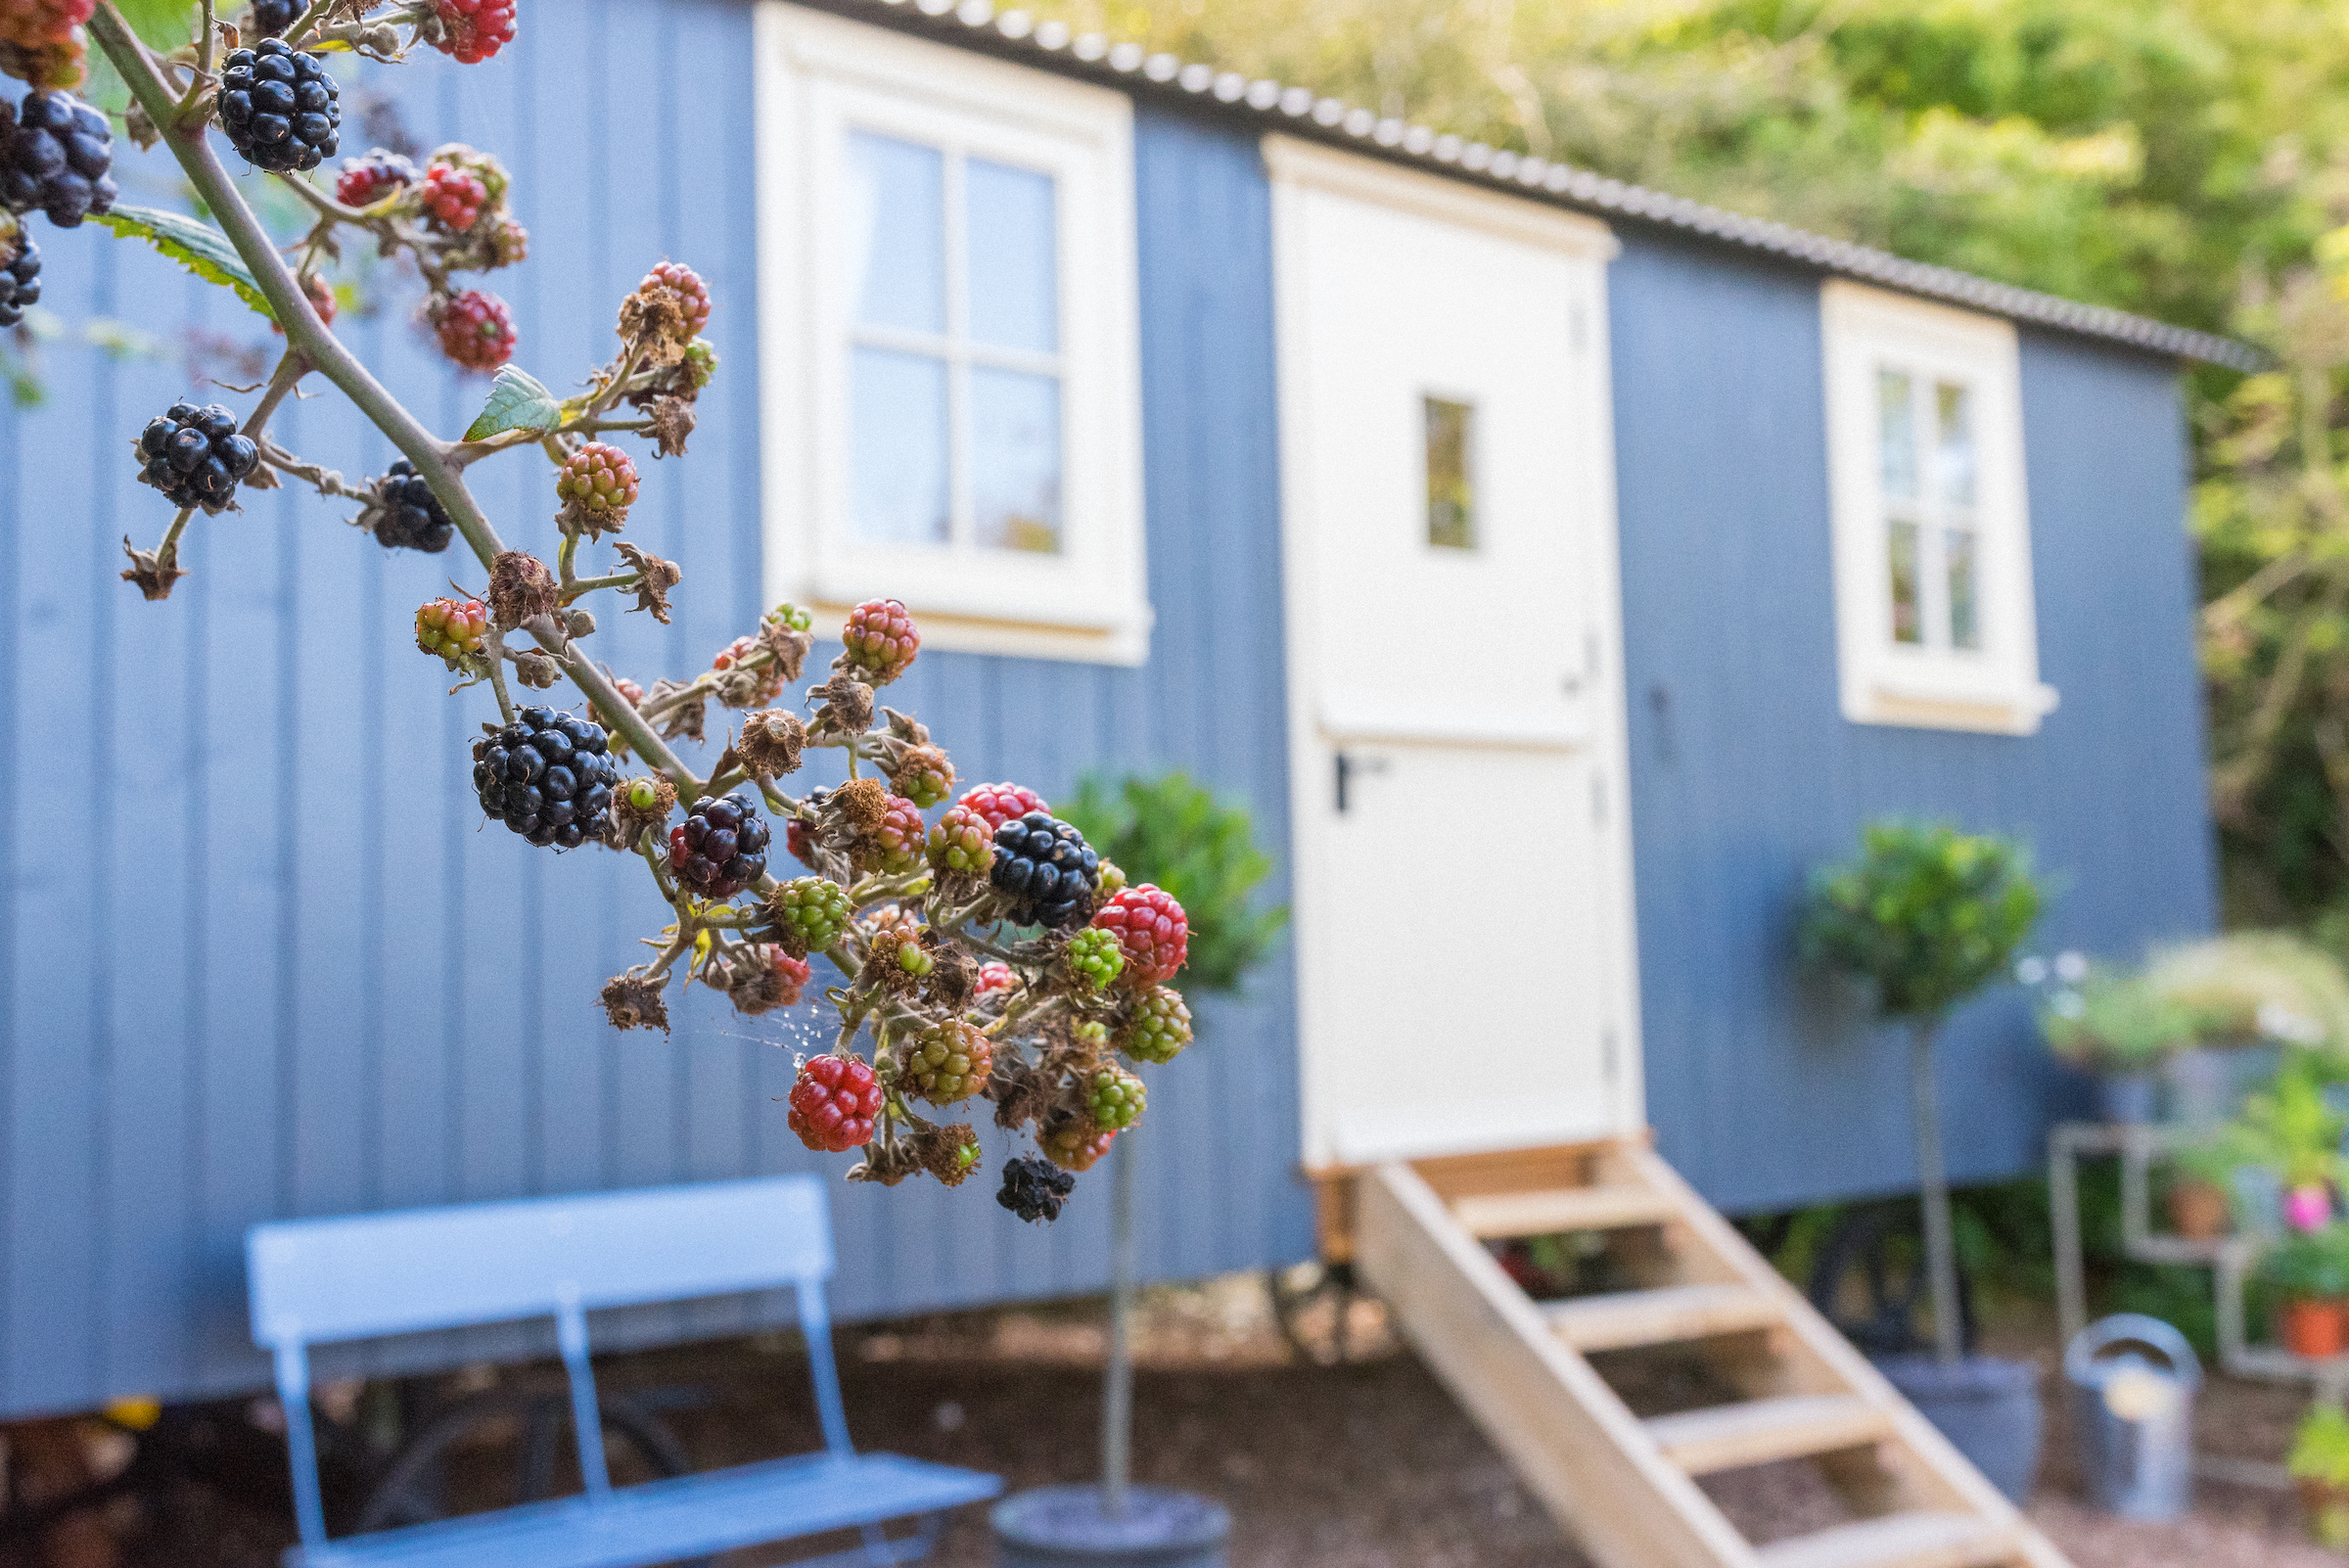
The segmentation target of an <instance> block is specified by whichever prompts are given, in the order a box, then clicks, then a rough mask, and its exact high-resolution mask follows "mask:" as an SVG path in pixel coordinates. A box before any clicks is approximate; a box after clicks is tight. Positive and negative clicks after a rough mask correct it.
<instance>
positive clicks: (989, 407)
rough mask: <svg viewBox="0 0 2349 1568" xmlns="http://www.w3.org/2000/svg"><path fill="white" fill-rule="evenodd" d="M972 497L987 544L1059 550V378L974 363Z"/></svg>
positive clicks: (982, 541) (1047, 551)
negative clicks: (993, 368) (996, 368)
mask: <svg viewBox="0 0 2349 1568" xmlns="http://www.w3.org/2000/svg"><path fill="white" fill-rule="evenodd" d="M971 503H972V511H973V512H974V514H975V515H976V517H977V519H978V525H979V543H980V545H981V546H982V547H983V548H987V549H995V550H1033V551H1036V552H1039V553H1042V554H1046V555H1050V554H1055V553H1057V552H1058V551H1059V549H1060V383H1059V382H1058V381H1057V380H1055V379H1054V378H1052V377H1050V376H1030V375H1025V374H1023V373H1021V372H1018V371H1011V370H990V369H989V368H987V367H986V366H984V365H979V366H974V367H972V370H971Z"/></svg>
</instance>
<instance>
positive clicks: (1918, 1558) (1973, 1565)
mask: <svg viewBox="0 0 2349 1568" xmlns="http://www.w3.org/2000/svg"><path fill="white" fill-rule="evenodd" d="M2015 1550H2016V1545H2015V1541H2014V1537H2013V1534H2012V1533H2011V1532H2010V1531H2008V1530H2005V1529H2004V1528H2002V1527H2000V1526H1998V1525H1994V1524H1992V1523H1990V1522H1989V1521H1988V1520H1984V1519H1977V1518H1975V1517H1974V1516H1973V1515H1972V1514H1970V1513H1895V1514H1887V1515H1886V1516H1885V1517H1883V1518H1881V1519H1863V1520H1861V1521H1859V1522H1858V1523H1857V1524H1847V1525H1837V1526H1835V1527H1834V1528H1833V1529H1831V1530H1821V1531H1820V1532H1819V1533H1818V1534H1817V1535H1811V1536H1797V1537H1795V1538H1794V1539H1793V1540H1791V1541H1778V1542H1773V1543H1772V1544H1771V1545H1767V1546H1764V1547H1762V1548H1760V1550H1758V1551H1757V1552H1755V1556H1757V1557H1758V1558H1760V1559H1761V1562H1762V1568H1997V1565H1998V1564H2001V1563H2006V1562H2011V1561H2013V1560H2014V1553H2015Z"/></svg>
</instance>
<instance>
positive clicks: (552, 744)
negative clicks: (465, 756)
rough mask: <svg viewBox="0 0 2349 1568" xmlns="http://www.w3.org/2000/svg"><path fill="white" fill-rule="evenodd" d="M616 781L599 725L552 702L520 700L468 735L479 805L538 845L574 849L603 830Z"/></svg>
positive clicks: (615, 770) (608, 821)
mask: <svg viewBox="0 0 2349 1568" xmlns="http://www.w3.org/2000/svg"><path fill="white" fill-rule="evenodd" d="M619 782H620V769H619V767H618V766H617V765H616V764H615V763H614V762H613V761H612V757H611V754H610V752H609V751H608V750H607V749H606V742H605V740H604V732H603V730H602V728H601V727H600V726H598V725H596V724H595V723H593V722H592V721H590V720H588V719H584V718H580V717H578V716H577V715H573V714H558V713H556V712H555V711H554V710H553V709H551V708H525V709H524V710H522V712H521V713H519V714H517V715H515V718H514V722H513V723H511V724H508V725H507V726H506V727H505V728H503V729H501V730H499V731H497V732H496V733H495V734H493V735H484V736H483V737H482V738H481V739H480V740H477V741H475V742H474V743H473V787H474V791H475V793H477V794H478V795H480V796H481V798H482V809H483V810H484V811H486V812H488V813H489V814H490V815H491V816H494V817H496V818H498V819H499V820H501V821H503V822H504V823H505V824H506V826H507V827H509V828H511V829H512V830H513V831H515V832H516V833H519V834H521V835H522V836H523V837H524V838H526V839H529V840H530V842H531V843H532V844H535V845H538V846H540V847H541V848H543V847H545V846H547V845H553V846H554V847H555V848H556V849H558V850H574V849H576V848H578V847H579V846H580V845H581V844H584V843H586V842H587V841H588V840H589V839H600V838H602V837H603V836H604V834H605V832H606V831H607V830H608V829H609V828H610V827H611V824H612V816H611V810H612V787H613V786H614V785H615V784H618V783H619Z"/></svg>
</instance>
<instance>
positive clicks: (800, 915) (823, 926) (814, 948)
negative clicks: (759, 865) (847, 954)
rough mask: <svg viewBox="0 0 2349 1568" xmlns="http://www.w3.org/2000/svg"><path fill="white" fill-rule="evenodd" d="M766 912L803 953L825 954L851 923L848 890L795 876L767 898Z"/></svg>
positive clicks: (829, 882)
mask: <svg viewBox="0 0 2349 1568" xmlns="http://www.w3.org/2000/svg"><path fill="white" fill-rule="evenodd" d="M766 907H767V912H768V913H770V914H772V915H773V916H774V917H775V924H776V925H777V926H778V927H780V928H781V929H782V932H783V935H784V936H785V938H786V939H787V940H789V941H791V942H796V943H798V944H799V945H800V949H801V951H803V952H823V951H826V950H827V949H829V948H830V947H831V945H833V944H834V943H836V942H838V941H839V940H840V934H841V932H842V931H843V930H845V929H847V927H848V924H849V890H848V889H846V888H844V887H842V886H841V885H840V884H839V883H837V882H831V881H827V880H826V879H824V878H822V877H793V878H792V879H791V880H790V881H789V882H786V883H784V884H783V885H782V886H781V887H779V888H777V889H776V890H775V891H774V893H773V894H772V895H771V896H770V897H769V898H768V899H767V901H766Z"/></svg>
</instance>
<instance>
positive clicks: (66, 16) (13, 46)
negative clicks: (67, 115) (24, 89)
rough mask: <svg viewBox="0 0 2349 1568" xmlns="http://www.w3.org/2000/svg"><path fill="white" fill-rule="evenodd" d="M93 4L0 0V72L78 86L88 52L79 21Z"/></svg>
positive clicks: (38, 83)
mask: <svg viewBox="0 0 2349 1568" xmlns="http://www.w3.org/2000/svg"><path fill="white" fill-rule="evenodd" d="M96 9H97V5H96V0H4V3H0V75H8V76H15V77H17V78H19V79H20V80H23V81H26V82H29V83H31V84H32V85H33V86H35V87H78V86H80V85H81V81H82V78H83V77H84V76H85V75H87V74H88V70H87V68H86V57H87V56H88V53H89V42H88V39H87V37H86V36H85V35H84V34H83V32H82V30H81V24H82V23H85V22H87V21H89V20H90V13H91V12H92V11H95V10H96Z"/></svg>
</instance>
